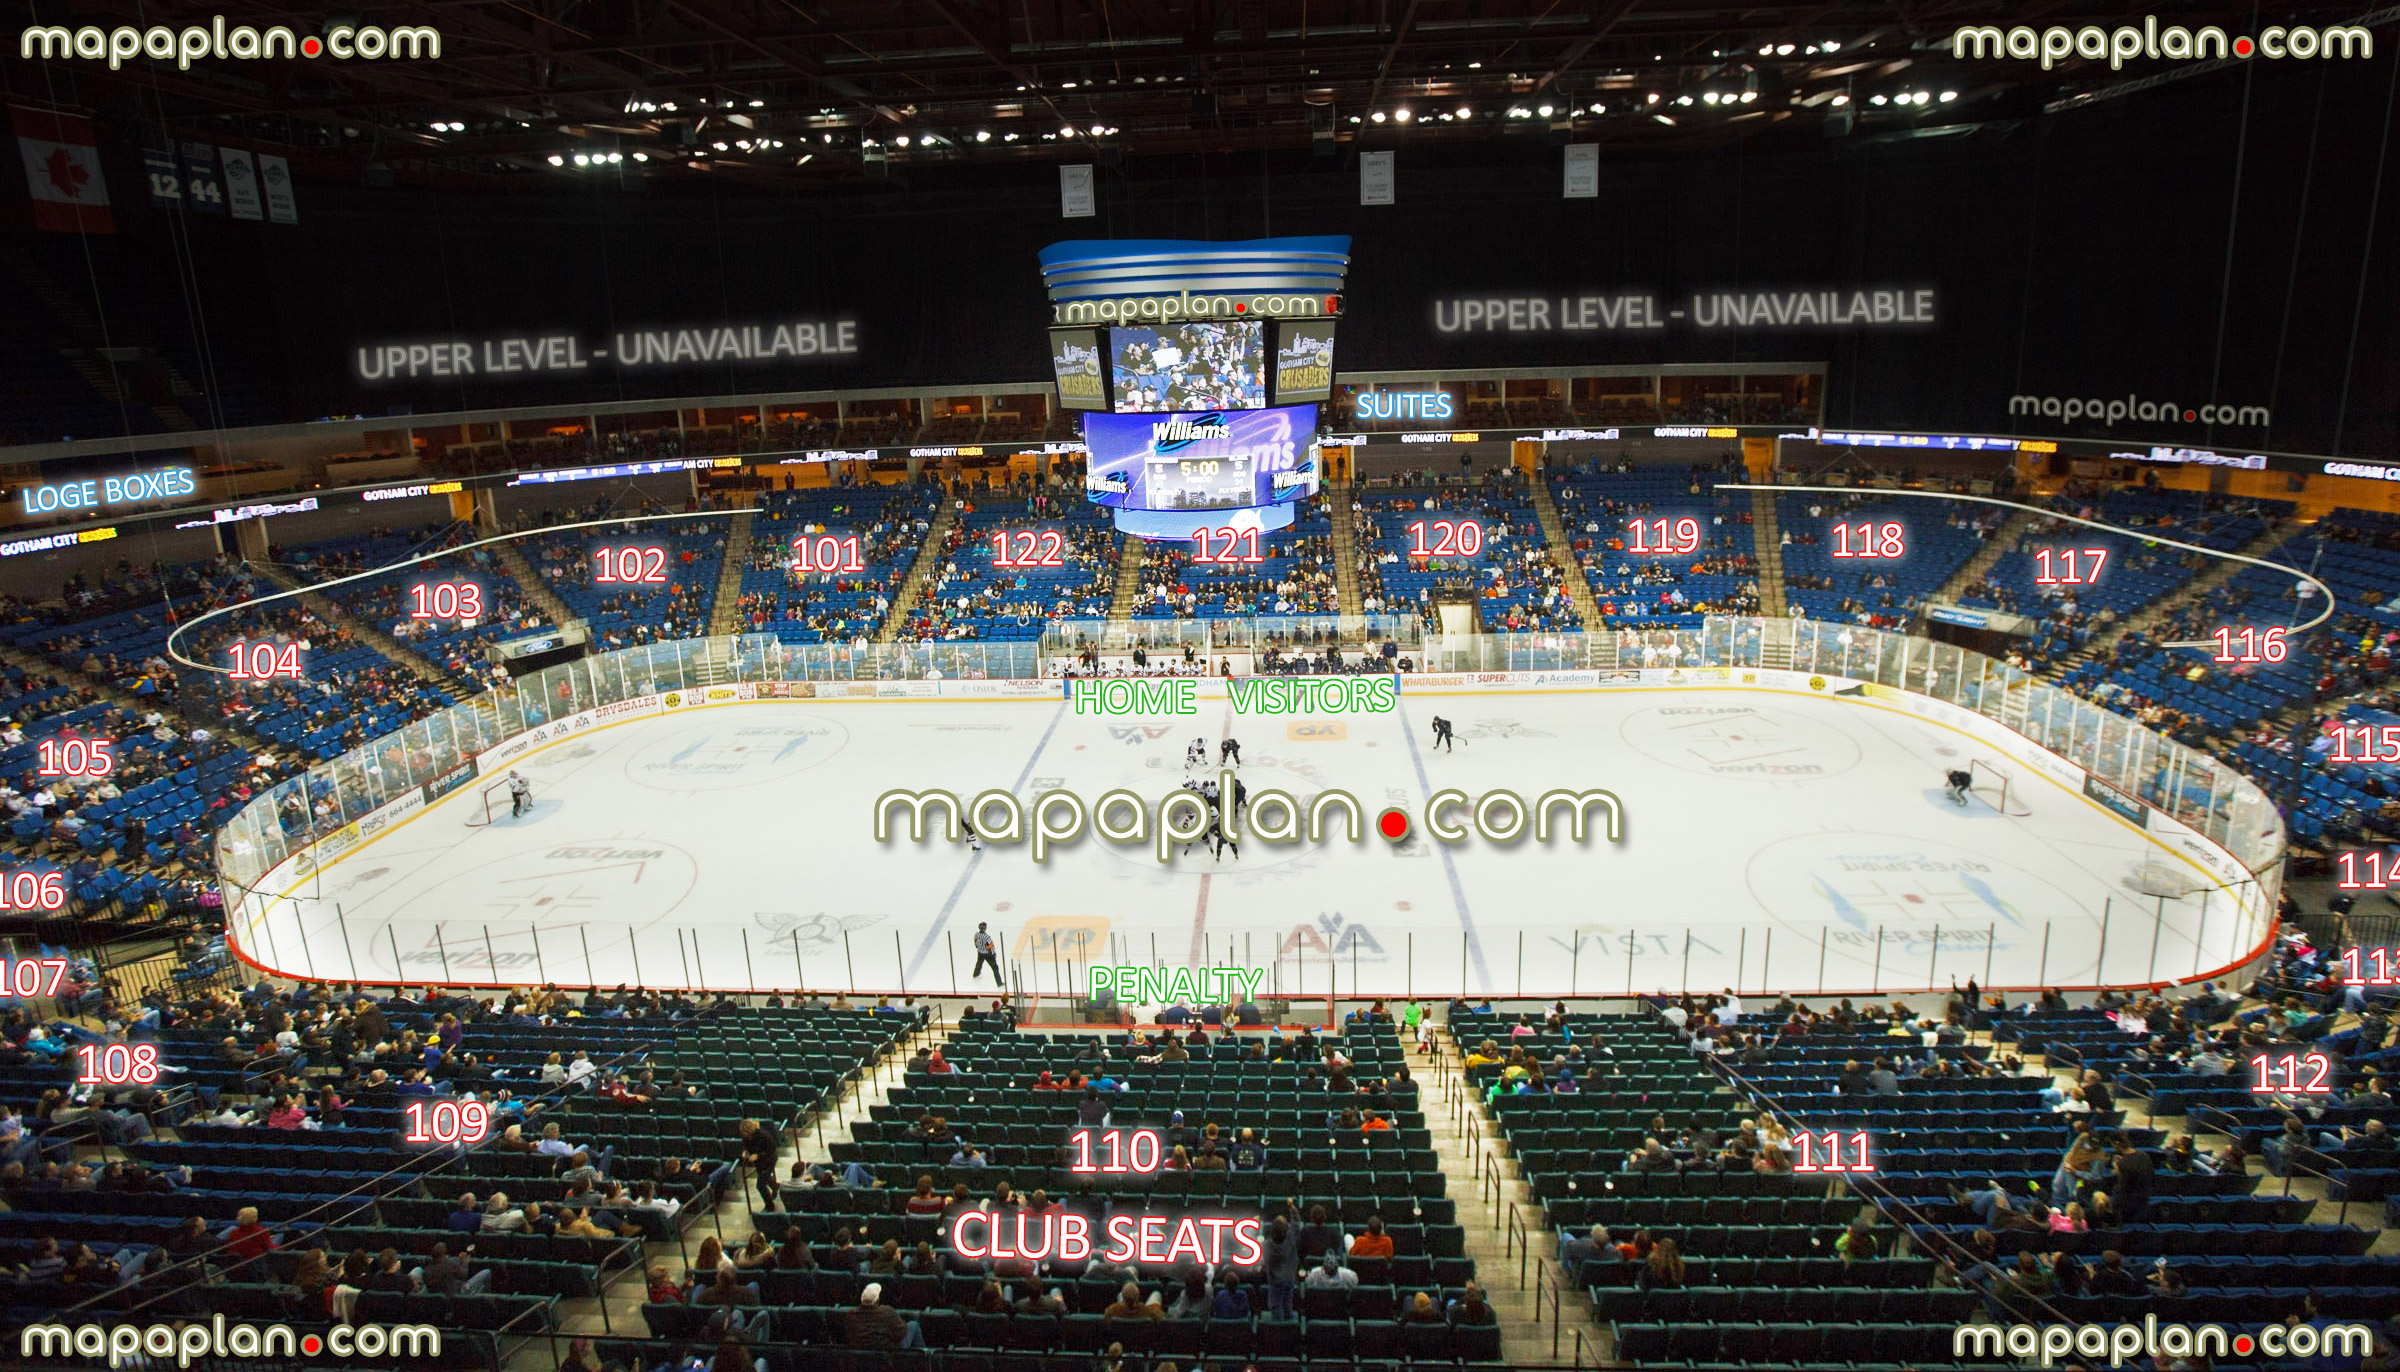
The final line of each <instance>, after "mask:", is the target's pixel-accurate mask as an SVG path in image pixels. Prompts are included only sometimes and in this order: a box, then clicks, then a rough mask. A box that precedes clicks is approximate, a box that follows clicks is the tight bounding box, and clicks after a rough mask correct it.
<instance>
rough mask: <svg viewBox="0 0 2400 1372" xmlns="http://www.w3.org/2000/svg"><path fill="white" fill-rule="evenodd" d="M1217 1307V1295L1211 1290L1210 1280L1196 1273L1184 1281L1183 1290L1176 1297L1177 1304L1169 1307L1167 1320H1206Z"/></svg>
mask: <svg viewBox="0 0 2400 1372" xmlns="http://www.w3.org/2000/svg"><path fill="white" fill-rule="evenodd" d="M1215 1305H1216V1298H1215V1293H1214V1292H1213V1291H1211V1290H1210V1289H1209V1284H1208V1278H1207V1277H1206V1276H1205V1275H1203V1274H1201V1273H1198V1272H1194V1273H1191V1274H1190V1275H1188V1276H1186V1277H1185V1278H1184V1279H1183V1290H1182V1291H1181V1292H1180V1293H1179V1294H1178V1295H1177V1296H1176V1297H1175V1303H1174V1304H1173V1305H1171V1306H1169V1307H1167V1318H1168V1319H1171V1320H1204V1319H1207V1318H1208V1316H1209V1312H1210V1311H1211V1310H1212V1309H1214V1308H1215Z"/></svg>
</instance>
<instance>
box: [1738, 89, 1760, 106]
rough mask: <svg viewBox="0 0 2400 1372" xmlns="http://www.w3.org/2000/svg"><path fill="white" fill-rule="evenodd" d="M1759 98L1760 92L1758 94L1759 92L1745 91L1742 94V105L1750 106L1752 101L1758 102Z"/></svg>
mask: <svg viewBox="0 0 2400 1372" xmlns="http://www.w3.org/2000/svg"><path fill="white" fill-rule="evenodd" d="M1757 98H1758V92H1757V91H1743V92H1742V103H1743V104H1745V105H1747V104H1749V103H1750V102H1751V101H1753V100H1756V99H1757Z"/></svg>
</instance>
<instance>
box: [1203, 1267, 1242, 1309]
mask: <svg viewBox="0 0 2400 1372" xmlns="http://www.w3.org/2000/svg"><path fill="white" fill-rule="evenodd" d="M1209 1314H1210V1316H1211V1317H1213V1318H1215V1319H1220V1320H1246V1319H1249V1318H1250V1292H1249V1291H1248V1290H1247V1289H1246V1288H1244V1287H1243V1285H1242V1274H1241V1273H1239V1272H1233V1271H1228V1272H1226V1273H1225V1275H1224V1276H1223V1277H1222V1278H1220V1279H1219V1280H1218V1282H1217V1295H1216V1299H1215V1300H1213V1301H1211V1302H1210V1303H1209Z"/></svg>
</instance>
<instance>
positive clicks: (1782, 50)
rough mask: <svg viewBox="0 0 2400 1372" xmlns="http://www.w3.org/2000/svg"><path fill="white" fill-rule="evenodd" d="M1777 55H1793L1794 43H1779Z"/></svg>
mask: <svg viewBox="0 0 2400 1372" xmlns="http://www.w3.org/2000/svg"><path fill="white" fill-rule="evenodd" d="M1775 55H1776V56H1777V57H1789V56H1791V55H1792V45H1791V44H1789V43H1784V44H1780V45H1778V46H1777V47H1776V49H1775Z"/></svg>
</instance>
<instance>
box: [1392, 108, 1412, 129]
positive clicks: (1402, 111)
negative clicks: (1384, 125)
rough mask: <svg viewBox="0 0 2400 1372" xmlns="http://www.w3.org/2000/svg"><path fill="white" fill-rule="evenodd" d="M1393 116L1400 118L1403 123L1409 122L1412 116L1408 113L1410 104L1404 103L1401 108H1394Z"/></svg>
mask: <svg viewBox="0 0 2400 1372" xmlns="http://www.w3.org/2000/svg"><path fill="white" fill-rule="evenodd" d="M1392 118H1394V119H1397V120H1399V121H1400V122H1401V123H1403V124H1405V123H1407V122H1408V121H1409V118H1410V115H1409V113H1408V106H1406V105H1402V106H1401V107H1400V108H1398V109H1396V110H1393V111H1392Z"/></svg>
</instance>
